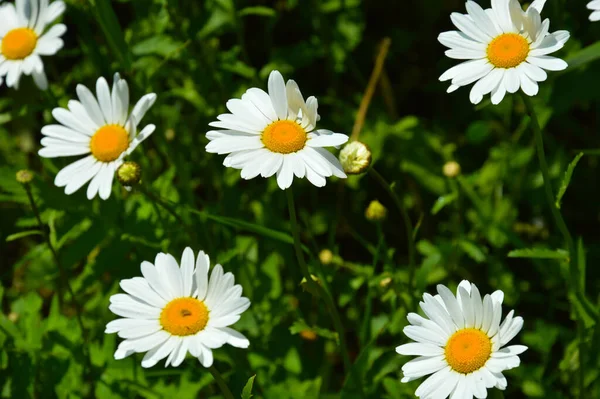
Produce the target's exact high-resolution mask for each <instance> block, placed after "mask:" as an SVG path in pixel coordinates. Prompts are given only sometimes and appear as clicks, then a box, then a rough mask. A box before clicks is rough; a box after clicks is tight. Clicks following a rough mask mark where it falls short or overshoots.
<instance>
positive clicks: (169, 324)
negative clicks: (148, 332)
mask: <svg viewBox="0 0 600 399" xmlns="http://www.w3.org/2000/svg"><path fill="white" fill-rule="evenodd" d="M206 323H208V308H207V307H206V305H205V304H204V302H202V301H200V300H198V299H196V298H189V297H185V298H177V299H173V300H172V301H171V302H169V303H167V306H165V308H164V309H163V310H162V312H161V313H160V325H161V326H162V328H163V329H164V330H165V331H166V332H168V333H169V334H171V335H178V336H180V337H184V336H186V335H194V334H196V333H197V332H198V331H202V330H204V327H206Z"/></svg>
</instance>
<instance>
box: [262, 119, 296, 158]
mask: <svg viewBox="0 0 600 399" xmlns="http://www.w3.org/2000/svg"><path fill="white" fill-rule="evenodd" d="M306 139H307V137H306V132H305V131H304V129H303V128H302V126H300V125H299V124H297V123H296V122H293V121H277V122H273V123H271V124H270V125H269V126H267V128H266V129H265V130H264V131H263V132H262V136H261V140H262V142H263V144H264V145H265V147H267V149H269V150H270V151H272V152H278V153H280V154H290V153H292V152H296V151H300V150H301V149H303V148H304V145H305V144H306Z"/></svg>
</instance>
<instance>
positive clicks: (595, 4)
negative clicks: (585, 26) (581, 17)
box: [587, 0, 600, 22]
mask: <svg viewBox="0 0 600 399" xmlns="http://www.w3.org/2000/svg"><path fill="white" fill-rule="evenodd" d="M587 8H588V10H592V13H591V14H590V21H593V22H595V21H600V0H592V1H590V2H589V3H588V4H587Z"/></svg>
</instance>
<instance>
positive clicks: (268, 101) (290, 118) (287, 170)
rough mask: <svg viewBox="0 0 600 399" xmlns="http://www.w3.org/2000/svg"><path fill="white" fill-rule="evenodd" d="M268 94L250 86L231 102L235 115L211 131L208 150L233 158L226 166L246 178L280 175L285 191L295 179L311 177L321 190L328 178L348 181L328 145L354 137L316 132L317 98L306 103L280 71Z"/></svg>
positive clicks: (275, 73) (222, 118)
mask: <svg viewBox="0 0 600 399" xmlns="http://www.w3.org/2000/svg"><path fill="white" fill-rule="evenodd" d="M268 91H269V92H268V94H267V93H266V92H265V91H263V90H262V89H258V88H250V89H248V90H247V91H246V93H245V94H244V95H242V98H241V99H232V100H229V101H228V102H227V109H228V110H229V111H230V112H231V113H230V114H222V115H219V116H218V117H217V119H218V121H215V122H211V123H210V126H213V127H216V128H219V129H221V130H212V131H209V132H208V133H206V137H207V138H208V139H209V140H210V142H209V143H208V144H207V146H206V151H208V152H211V153H217V154H229V155H227V157H225V160H224V161H223V165H225V166H227V167H230V168H235V169H241V176H242V178H243V179H246V180H248V179H253V178H255V177H257V176H259V175H261V176H262V177H271V176H273V175H275V174H276V175H277V184H278V185H279V187H280V188H281V189H282V190H285V189H286V188H289V187H290V186H291V185H292V181H293V180H294V176H296V177H298V178H304V177H306V178H307V179H308V180H309V181H310V182H311V183H312V184H314V185H315V186H317V187H322V186H324V185H325V183H326V180H325V178H326V177H330V176H337V177H340V178H345V177H346V174H345V173H344V170H343V168H342V166H341V165H340V162H339V161H338V159H337V158H336V157H335V156H334V155H333V154H331V153H330V152H329V151H328V150H327V149H325V148H324V147H336V146H339V145H341V144H344V143H345V142H346V141H348V136H346V135H345V134H341V133H334V132H332V131H330V130H325V129H316V125H317V121H318V120H319V119H320V117H319V115H318V113H317V108H318V102H317V99H316V98H315V97H313V96H311V97H309V98H308V99H307V100H306V102H305V101H304V98H303V97H302V93H301V92H300V89H299V87H298V85H297V84H296V82H294V81H293V80H288V81H287V84H286V83H285V81H284V80H283V76H282V75H281V73H279V72H278V71H272V72H271V74H270V75H269V83H268Z"/></svg>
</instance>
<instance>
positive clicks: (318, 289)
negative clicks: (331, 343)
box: [285, 188, 352, 372]
mask: <svg viewBox="0 0 600 399" xmlns="http://www.w3.org/2000/svg"><path fill="white" fill-rule="evenodd" d="M285 193H286V194H287V200H288V201H287V202H288V209H289V212H290V222H291V224H292V235H293V236H294V248H295V250H296V258H297V259H298V264H299V265H300V269H302V274H304V277H305V278H306V283H307V284H308V286H309V288H310V291H311V292H314V293H316V294H317V295H318V296H320V297H321V299H323V300H324V301H325V304H326V305H327V309H328V310H329V313H330V314H331V318H332V320H333V325H334V327H335V329H336V330H337V333H338V336H339V340H340V351H341V353H342V359H343V362H344V368H345V369H346V372H350V369H351V366H352V364H351V363H350V356H349V355H348V347H347V346H346V336H345V334H344V326H343V325H342V320H341V318H340V315H339V313H338V311H337V308H336V307H335V303H334V302H333V299H332V298H331V296H330V295H329V294H328V293H327V291H325V289H323V287H322V286H321V285H320V284H317V283H316V282H315V281H314V280H313V279H312V277H311V275H310V271H309V270H308V266H307V264H306V261H305V260H304V253H303V252H302V244H301V243H300V229H299V226H298V220H297V219H296V206H295V204H294V193H293V192H292V189H291V188H288V189H287V190H285Z"/></svg>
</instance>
